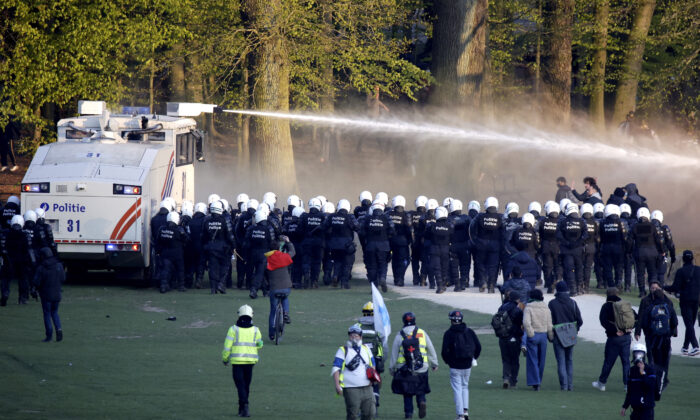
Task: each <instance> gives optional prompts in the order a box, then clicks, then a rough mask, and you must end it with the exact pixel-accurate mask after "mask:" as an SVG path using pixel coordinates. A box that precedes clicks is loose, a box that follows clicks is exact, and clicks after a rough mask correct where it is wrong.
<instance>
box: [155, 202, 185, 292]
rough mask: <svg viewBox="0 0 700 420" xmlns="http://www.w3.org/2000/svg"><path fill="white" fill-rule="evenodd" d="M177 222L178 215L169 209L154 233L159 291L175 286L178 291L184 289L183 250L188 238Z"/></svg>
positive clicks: (178, 220) (178, 221)
mask: <svg viewBox="0 0 700 420" xmlns="http://www.w3.org/2000/svg"><path fill="white" fill-rule="evenodd" d="M179 223H180V215H179V214H178V213H177V212H175V211H171V212H170V213H168V215H167V216H166V224H165V225H163V226H161V227H160V229H159V230H158V233H156V255H158V258H159V259H160V270H159V271H158V272H157V276H158V279H159V280H160V292H161V293H165V292H167V291H169V290H170V289H171V288H175V287H177V290H179V291H180V292H184V291H185V263H184V250H185V243H187V241H188V239H189V238H188V236H187V232H185V229H184V228H183V227H182V226H179Z"/></svg>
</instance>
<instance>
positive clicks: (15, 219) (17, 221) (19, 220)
mask: <svg viewBox="0 0 700 420" xmlns="http://www.w3.org/2000/svg"><path fill="white" fill-rule="evenodd" d="M14 225H19V226H20V227H22V226H24V217H22V216H20V215H19V214H15V215H14V216H12V220H11V221H10V226H14Z"/></svg>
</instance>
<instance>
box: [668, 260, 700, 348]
mask: <svg viewBox="0 0 700 420" xmlns="http://www.w3.org/2000/svg"><path fill="white" fill-rule="evenodd" d="M664 290H666V291H667V292H671V293H676V296H678V297H679V300H680V302H679V303H680V307H681V316H682V317H683V324H685V339H684V340H683V347H682V348H681V353H683V354H687V355H688V356H697V355H698V354H700V348H698V339H697V338H696V337H695V320H696V319H697V317H698V300H700V267H697V266H696V265H695V264H693V251H690V250H688V249H686V250H685V251H683V267H681V268H680V269H679V270H678V271H676V277H675V278H674V280H673V284H672V285H670V286H664ZM688 346H693V347H692V349H690V350H689V347H688Z"/></svg>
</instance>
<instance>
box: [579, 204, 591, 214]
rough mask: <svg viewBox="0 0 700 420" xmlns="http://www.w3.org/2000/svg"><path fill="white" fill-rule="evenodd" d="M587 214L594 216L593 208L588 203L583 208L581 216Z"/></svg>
mask: <svg viewBox="0 0 700 420" xmlns="http://www.w3.org/2000/svg"><path fill="white" fill-rule="evenodd" d="M586 213H588V214H590V215H591V216H593V206H592V205H590V204H588V203H585V204H584V205H582V206H581V216H583V215H584V214H586Z"/></svg>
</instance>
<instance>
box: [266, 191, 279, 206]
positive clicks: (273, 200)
mask: <svg viewBox="0 0 700 420" xmlns="http://www.w3.org/2000/svg"><path fill="white" fill-rule="evenodd" d="M263 201H267V202H269V203H272V204H273V207H274V205H275V204H277V194H275V193H273V192H269V191H268V192H266V193H265V194H263Z"/></svg>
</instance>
